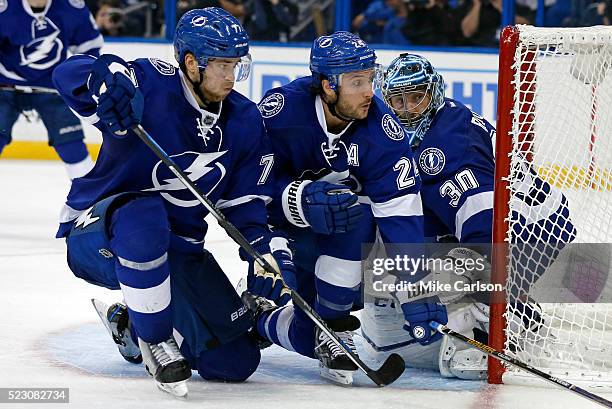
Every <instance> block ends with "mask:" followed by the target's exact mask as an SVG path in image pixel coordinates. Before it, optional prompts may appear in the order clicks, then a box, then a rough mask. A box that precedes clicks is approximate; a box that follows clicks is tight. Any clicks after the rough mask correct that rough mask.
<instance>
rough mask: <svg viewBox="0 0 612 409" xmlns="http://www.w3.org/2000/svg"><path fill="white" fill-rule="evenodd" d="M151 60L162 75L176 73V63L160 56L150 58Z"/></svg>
mask: <svg viewBox="0 0 612 409" xmlns="http://www.w3.org/2000/svg"><path fill="white" fill-rule="evenodd" d="M149 62H150V63H151V65H152V66H153V68H155V69H156V70H157V72H159V73H160V74H161V75H174V73H175V72H176V68H175V67H174V65H172V64H170V63H168V62H166V61H164V60H160V59H159V58H149Z"/></svg>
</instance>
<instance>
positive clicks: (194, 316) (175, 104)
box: [53, 8, 293, 396]
mask: <svg viewBox="0 0 612 409" xmlns="http://www.w3.org/2000/svg"><path fill="white" fill-rule="evenodd" d="M174 49H175V56H176V59H177V61H178V63H179V66H180V69H176V68H175V67H174V66H173V65H172V64H169V63H167V62H164V61H161V60H158V59H154V58H151V59H137V60H134V61H131V62H125V61H123V60H121V59H120V58H119V57H117V56H114V55H102V56H100V57H99V58H97V59H96V58H94V57H90V56H85V55H79V56H73V57H71V58H70V59H68V60H67V61H66V62H65V63H63V64H61V65H60V66H59V67H58V68H57V69H56V70H55V72H54V74H53V81H54V83H55V85H56V86H57V89H58V90H59V92H60V94H61V95H62V97H63V98H64V99H65V100H66V102H67V103H68V104H69V106H70V107H71V108H72V109H73V110H75V111H76V112H78V113H79V115H81V116H82V117H83V118H85V119H86V120H88V121H89V122H90V123H92V124H94V125H95V126H96V127H97V128H98V129H100V131H102V134H103V138H104V142H103V145H102V149H101V151H100V156H99V158H98V160H97V162H96V165H95V167H94V169H93V170H92V171H91V172H90V173H89V174H88V175H87V176H86V177H83V178H80V179H76V180H74V181H73V184H72V188H71V190H70V193H69V195H68V200H67V202H66V205H65V208H64V211H63V213H62V215H61V225H60V228H59V231H58V234H57V237H65V238H66V242H67V248H68V264H69V266H70V269H71V270H72V271H73V273H74V274H75V275H76V276H77V277H80V278H82V279H84V280H86V281H88V282H91V283H93V284H96V285H100V286H104V287H107V288H111V289H119V288H120V289H121V290H122V293H123V297H124V299H125V304H126V306H127V308H126V306H124V305H123V304H115V305H113V306H111V307H110V308H109V310H108V312H107V313H106V314H107V316H106V318H107V320H108V322H107V325H108V327H109V328H110V329H111V331H112V335H113V339H114V340H115V342H117V344H119V349H120V351H121V352H122V355H123V356H124V357H125V358H126V359H128V360H130V361H133V362H138V361H140V360H141V359H142V360H144V363H145V365H146V367H147V369H148V371H149V372H150V373H151V375H153V376H154V379H155V381H156V383H157V385H158V386H159V387H160V388H162V389H163V390H166V391H168V392H170V393H172V394H174V395H179V396H182V395H185V394H186V393H187V387H186V384H185V382H186V380H187V379H188V378H189V377H190V375H191V369H196V370H197V371H198V372H199V374H200V375H201V376H202V377H203V378H205V379H211V380H221V381H242V380H244V379H246V378H248V377H249V376H250V375H251V374H252V373H253V372H254V371H255V369H256V368H257V365H258V363H259V359H260V353H259V347H258V339H256V338H253V337H252V335H253V334H251V333H249V332H248V330H249V328H250V327H251V326H252V318H253V317H251V312H250V311H249V310H248V309H247V308H246V307H245V306H244V305H243V304H242V302H241V299H240V298H239V297H238V295H237V294H236V292H235V290H234V288H233V287H232V285H231V283H230V282H229V280H228V279H227V277H226V276H225V274H224V273H223V271H222V270H221V268H220V267H219V265H218V264H217V262H216V261H215V259H214V258H213V256H212V254H210V253H209V252H208V251H207V250H205V249H204V242H205V241H204V240H205V235H206V230H207V224H206V222H205V221H204V217H205V216H206V215H207V211H206V210H205V209H204V208H203V207H202V206H200V204H199V202H198V201H197V200H196V199H195V198H194V197H193V196H192V194H191V192H189V191H188V190H187V189H186V188H185V187H184V186H183V185H182V184H181V183H180V182H179V180H178V179H176V178H175V177H174V175H173V174H172V172H170V170H169V169H167V168H166V167H165V165H163V164H162V163H161V162H160V161H159V160H158V158H157V156H155V155H154V154H153V153H152V152H151V151H150V150H149V148H148V147H147V146H146V145H145V144H143V143H142V142H141V141H140V140H139V138H138V137H137V136H136V135H135V134H134V133H133V132H132V131H131V130H130V128H131V127H132V126H135V125H137V124H142V126H143V127H144V128H145V129H146V130H147V131H148V132H149V133H150V134H151V135H152V137H153V138H154V139H155V140H156V142H157V143H158V144H159V145H160V146H161V147H162V148H163V149H164V150H165V151H166V152H167V153H168V154H169V155H170V156H172V157H173V159H174V161H175V162H176V163H177V164H178V165H179V166H180V167H181V168H182V169H184V171H185V172H186V173H187V174H188V175H189V178H190V179H191V180H192V181H193V182H194V183H196V184H197V185H198V187H199V188H200V189H201V191H202V192H205V193H206V194H207V195H208V198H209V199H210V200H211V201H212V202H213V203H216V205H217V207H218V208H219V209H221V210H222V212H223V213H224V214H225V216H226V217H227V219H228V220H229V221H230V222H231V223H232V224H234V225H235V226H236V227H237V228H238V229H239V230H240V231H241V233H242V234H243V235H244V236H245V237H246V238H247V239H248V240H249V241H251V242H252V243H253V245H254V246H255V248H256V249H257V250H258V251H259V252H260V253H261V254H265V256H264V257H265V258H266V259H267V260H268V261H269V262H271V263H272V264H273V265H274V264H276V261H278V265H280V266H282V273H283V274H284V275H285V276H286V277H290V276H291V275H292V269H293V264H292V262H291V257H290V252H289V250H288V248H287V246H286V240H283V239H282V238H280V237H276V236H273V235H272V233H271V232H270V230H269V228H268V225H267V220H266V218H267V212H266V204H267V203H268V202H269V201H270V199H271V195H272V186H271V183H272V182H273V180H272V172H271V170H272V164H273V162H274V156H273V153H272V150H271V147H270V146H269V141H268V139H267V136H266V132H265V128H264V125H263V121H262V119H261V114H260V113H259V111H258V109H257V106H256V105H255V104H254V103H253V102H251V101H249V100H248V99H247V98H246V97H244V96H242V95H240V94H239V93H238V92H236V91H234V90H233V89H232V88H233V85H234V82H235V81H242V80H245V79H246V78H247V77H248V74H249V71H250V55H249V54H248V50H249V39H248V35H247V33H246V32H245V30H244V29H243V28H242V26H241V25H240V24H239V22H238V21H237V20H236V19H235V18H234V17H232V16H231V15H230V14H229V13H227V12H226V11H224V10H222V9H219V8H206V9H196V10H192V11H190V12H188V13H186V14H185V15H183V17H182V18H181V19H180V21H179V23H178V25H177V29H176V33H175V37H174ZM272 254H273V256H272ZM248 282H249V289H250V290H251V291H252V292H255V293H258V294H260V295H262V296H266V297H268V298H270V299H272V300H275V301H277V302H278V303H280V304H282V303H283V302H286V301H287V300H288V294H286V291H285V292H281V289H282V279H281V276H280V275H279V274H271V273H266V272H264V271H262V269H260V268H259V267H256V268H254V269H253V268H251V271H250V274H249V280H248ZM262 305H263V304H262ZM102 315H104V314H102ZM128 318H129V320H128ZM135 340H136V341H135ZM141 354H142V356H141Z"/></svg>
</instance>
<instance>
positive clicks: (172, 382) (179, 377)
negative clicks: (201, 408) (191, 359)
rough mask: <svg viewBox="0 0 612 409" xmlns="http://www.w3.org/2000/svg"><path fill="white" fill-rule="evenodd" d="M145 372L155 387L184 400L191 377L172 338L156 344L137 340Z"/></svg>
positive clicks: (187, 364)
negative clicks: (152, 380)
mask: <svg viewBox="0 0 612 409" xmlns="http://www.w3.org/2000/svg"><path fill="white" fill-rule="evenodd" d="M138 345H139V346H140V350H141V351H142V358H143V362H144V364H145V368H146V369H147V372H149V374H151V376H153V379H154V380H155V383H156V384H157V387H158V388H159V389H160V390H162V391H164V392H167V393H169V394H171V395H173V396H175V397H178V398H186V397H187V393H188V389H187V380H188V379H189V378H190V377H191V368H190V367H189V363H188V362H187V360H186V359H185V358H183V355H181V352H180V351H179V347H178V345H177V344H176V341H175V340H174V338H173V337H170V338H169V339H167V340H166V341H164V342H160V343H158V344H149V343H148V342H145V341H143V340H142V339H140V338H139V339H138Z"/></svg>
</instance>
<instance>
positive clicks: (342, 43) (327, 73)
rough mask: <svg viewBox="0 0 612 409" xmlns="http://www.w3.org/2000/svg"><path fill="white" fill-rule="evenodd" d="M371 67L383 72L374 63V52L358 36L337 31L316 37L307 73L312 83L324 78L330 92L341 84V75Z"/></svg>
mask: <svg viewBox="0 0 612 409" xmlns="http://www.w3.org/2000/svg"><path fill="white" fill-rule="evenodd" d="M371 68H374V69H375V73H382V71H381V70H380V65H378V64H376V53H375V52H374V50H373V49H371V48H370V47H369V46H368V45H367V44H366V42H365V41H363V40H362V39H361V38H359V36H357V35H355V34H353V33H349V32H348V31H337V32H335V33H333V34H330V35H328V36H322V37H319V38H317V39H316V40H315V41H314V43H313V44H312V48H311V49H310V72H311V73H312V75H313V80H314V81H319V80H320V78H321V77H322V78H325V79H327V80H328V81H329V82H330V85H331V87H332V88H333V89H335V88H336V86H338V85H340V75H342V74H344V73H346V72H351V71H362V70H368V69H371ZM380 81H382V75H377V76H376V78H375V84H374V87H375V88H376V87H377V86H378V85H380V84H379V83H380Z"/></svg>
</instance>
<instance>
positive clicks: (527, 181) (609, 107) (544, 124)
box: [498, 26, 612, 387]
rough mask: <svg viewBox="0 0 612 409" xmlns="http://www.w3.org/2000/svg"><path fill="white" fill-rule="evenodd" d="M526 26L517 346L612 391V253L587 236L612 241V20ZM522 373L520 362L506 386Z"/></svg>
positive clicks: (521, 56) (519, 77)
mask: <svg viewBox="0 0 612 409" xmlns="http://www.w3.org/2000/svg"><path fill="white" fill-rule="evenodd" d="M519 32H520V36H519V44H518V46H517V49H516V53H515V60H514V66H513V72H514V79H513V82H514V85H515V87H516V93H515V97H514V106H513V118H514V119H513V124H512V140H513V148H512V152H511V153H510V158H511V163H510V176H509V186H510V187H509V188H510V197H511V199H510V214H509V215H508V217H507V221H508V222H509V229H508V232H507V240H508V242H509V243H510V262H509V267H508V288H509V295H508V306H507V309H506V313H505V317H506V320H507V322H508V324H507V328H506V344H505V350H506V352H507V353H509V354H511V355H513V356H515V357H517V358H519V359H521V360H524V361H528V362H530V363H531V364H533V365H534V366H536V367H538V368H540V369H543V370H545V371H548V372H550V373H553V374H555V375H558V376H563V377H565V378H569V379H571V380H574V381H575V382H577V383H581V381H585V383H584V384H586V385H587V386H602V385H603V386H606V387H608V386H610V385H612V304H607V303H606V302H608V303H610V302H612V300H611V299H610V294H611V293H612V290H611V285H612V284H611V282H612V274H610V268H611V266H612V263H611V262H610V251H609V250H608V248H607V246H603V245H586V244H585V245H580V244H575V243H612V73H610V67H611V65H612V28H610V27H591V28H576V29H559V28H548V29H543V28H533V27H524V26H521V27H520V28H519ZM500 86H501V87H502V88H501V89H502V91H500V92H504V88H503V87H504V86H503V84H500ZM498 155H499V153H498ZM570 242H571V243H572V245H569V246H566V245H564V244H562V243H570ZM524 243H527V244H524ZM544 243H547V245H544ZM534 301H537V302H538V303H535V302H534ZM554 301H563V302H564V303H553V302H554ZM522 376H523V375H522V374H521V373H518V372H516V371H514V370H512V369H511V368H508V371H507V373H506V374H505V375H504V382H516V381H517V380H519V381H520V379H522ZM526 380H527V382H532V380H531V379H530V378H526Z"/></svg>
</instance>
